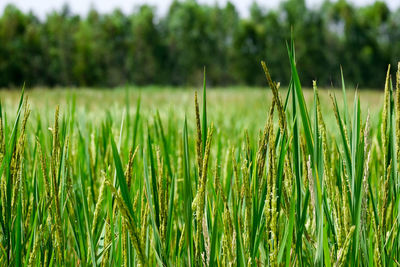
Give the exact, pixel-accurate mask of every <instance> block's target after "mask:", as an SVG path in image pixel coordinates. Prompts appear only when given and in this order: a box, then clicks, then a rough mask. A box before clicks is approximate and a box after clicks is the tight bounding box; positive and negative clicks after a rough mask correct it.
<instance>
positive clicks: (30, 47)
mask: <svg viewBox="0 0 400 267" xmlns="http://www.w3.org/2000/svg"><path fill="white" fill-rule="evenodd" d="M249 11H250V12H249V16H246V17H241V16H240V15H239V13H238V10H237V9H236V8H235V6H234V5H233V4H232V3H230V2H228V3H227V4H226V5H223V6H221V5H206V4H199V3H197V2H196V1H194V0H187V1H174V2H173V3H172V4H171V5H170V7H169V10H168V11H167V13H166V14H165V15H163V16H157V15H156V10H155V8H154V7H151V6H148V5H142V6H139V7H136V8H135V9H134V11H133V12H131V13H130V14H126V13H123V12H122V11H121V10H118V9H116V10H114V11H113V12H111V13H108V14H101V13H99V12H97V11H96V10H95V9H92V10H91V11H89V12H88V14H87V15H86V16H79V15H77V14H73V13H72V12H71V11H70V9H69V7H68V6H64V8H62V9H61V10H59V11H53V12H51V13H49V14H47V15H46V17H45V18H42V19H41V18H39V17H38V16H37V15H35V14H34V13H32V12H29V13H24V12H22V11H21V10H19V9H18V8H17V7H16V6H14V5H8V6H7V7H6V8H5V10H4V12H3V14H2V15H1V17H0V87H19V86H21V85H22V83H24V82H25V83H26V84H27V86H29V87H31V86H50V87H53V86H94V87H113V86H121V85H126V84H134V85H148V84H154V85H158V84H159V85H179V86H181V85H183V86H184V85H196V84H199V83H201V82H202V75H203V67H206V69H207V82H208V83H210V84H212V85H221V86H225V85H232V84H245V85H264V84H265V78H264V76H263V72H262V70H261V66H260V61H261V60H266V62H267V64H268V66H269V68H270V71H271V74H272V76H273V77H274V79H275V80H277V81H280V82H281V83H282V84H287V83H288V82H289V81H288V79H289V77H290V68H289V67H288V66H289V62H288V56H287V49H286V43H285V42H286V41H287V40H289V39H290V38H291V35H293V37H294V39H295V45H296V60H297V65H298V69H299V70H300V75H301V79H302V81H303V83H304V84H305V85H308V86H309V85H311V83H312V80H314V79H317V82H318V84H319V85H320V86H331V85H333V86H338V85H340V84H339V81H340V66H342V68H343V72H344V76H345V78H346V81H347V82H348V83H351V84H352V85H353V86H359V87H360V88H361V87H362V88H366V87H369V88H378V87H379V88H381V87H382V81H384V80H385V79H384V76H385V69H386V68H387V65H388V64H389V63H391V64H392V65H393V64H396V62H397V61H398V60H399V59H400V8H399V9H397V10H390V9H389V8H388V7H387V5H386V4H385V3H383V2H375V3H373V4H370V5H366V6H362V7H356V6H354V5H352V4H351V3H349V2H347V1H346V0H339V1H336V2H330V1H325V2H324V3H323V4H321V5H320V6H318V7H307V6H306V5H305V3H304V0H288V1H285V2H283V3H282V4H280V5H279V7H278V8H274V9H266V8H263V7H261V6H259V5H257V4H252V5H251V7H250V10H249Z"/></svg>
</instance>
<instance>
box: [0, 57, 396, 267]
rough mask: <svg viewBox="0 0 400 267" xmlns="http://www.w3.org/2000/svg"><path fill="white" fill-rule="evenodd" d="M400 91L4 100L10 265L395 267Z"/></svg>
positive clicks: (38, 95) (4, 237) (51, 94)
mask: <svg viewBox="0 0 400 267" xmlns="http://www.w3.org/2000/svg"><path fill="white" fill-rule="evenodd" d="M293 64H294V63H293ZM397 75H398V77H399V74H397ZM398 82H399V80H397V83H396V82H393V87H394V89H395V88H396V85H397V86H398ZM382 84H383V85H384V84H385V83H384V81H383V82H382ZM382 87H384V86H382ZM271 88H273V90H271ZM315 89H316V88H315ZM394 89H393V90H392V87H391V86H390V85H389V82H388V81H387V86H386V90H385V93H383V90H381V91H360V92H359V93H357V94H355V91H352V90H351V89H348V90H347V92H346V93H345V94H346V96H347V97H346V100H345V99H344V98H343V92H342V90H341V89H340V90H328V89H320V90H318V91H317V90H312V89H304V90H303V89H302V88H301V86H300V83H299V81H298V79H296V75H294V76H293V83H292V84H291V86H289V90H288V89H287V88H283V89H279V91H278V90H277V89H276V87H275V84H274V83H270V87H267V86H266V87H265V88H243V87H236V88H207V90H206V91H203V88H198V93H199V96H198V104H199V105H198V106H197V107H198V112H196V108H195V107H196V105H195V90H194V89H193V88H156V87H146V88H133V87H132V88H116V89H113V90H94V89H75V90H68V89H54V90H50V89H41V88H37V89H35V90H28V91H26V92H25V94H24V95H22V96H21V92H20V91H4V90H3V91H0V98H1V112H0V114H1V124H0V125H1V128H0V130H1V131H0V162H1V167H0V174H1V183H0V227H1V228H0V232H1V235H0V244H1V249H0V262H1V264H2V265H3V266H7V265H11V266H22V265H24V266H48V265H49V266H58V265H67V266H77V265H82V266H90V265H91V266H98V265H101V266H111V265H112V266H122V265H124V266H135V265H138V264H141V265H143V266H154V265H160V266H161V265H163V266H189V265H192V266H201V265H206V266H208V265H210V266H227V265H240V266H246V265H261V266H264V265H268V266H278V265H279V266H280V265H282V266H283V265H285V266H293V265H295V266H311V265H314V264H315V265H319V266H322V265H326V266H332V265H334V266H356V265H363V266H364V265H370V266H382V265H383V266H395V265H396V263H397V261H396V260H395V259H397V258H399V257H400V236H399V222H400V219H399V218H400V217H399V215H400V210H399V208H400V206H399V203H400V202H399V201H400V198H399V190H400V176H399V172H398V164H399V163H400V162H399V159H400V157H399V156H398V155H399V153H400V147H399V144H400V130H399V129H400V102H399V100H400V98H397V97H398V96H399V94H397V91H395V90H394ZM273 92H275V93H277V94H275V95H274V94H273ZM395 92H396V93H395ZM330 93H331V94H332V96H333V98H335V96H336V99H337V100H332V99H331V98H330V97H329V94H330ZM278 94H279V97H278ZM286 96H288V98H286ZM205 99H206V102H205ZM286 99H287V101H286ZM58 106H59V108H57V107H58ZM368 114H369V116H368Z"/></svg>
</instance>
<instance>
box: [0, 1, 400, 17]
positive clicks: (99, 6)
mask: <svg viewBox="0 0 400 267" xmlns="http://www.w3.org/2000/svg"><path fill="white" fill-rule="evenodd" d="M282 1H283V0H231V2H232V3H233V4H234V5H235V6H236V8H237V9H238V11H239V13H240V14H241V15H242V16H247V15H248V7H249V6H250V5H251V4H252V3H253V2H257V3H258V4H260V5H261V6H264V7H272V8H274V7H277V6H278V5H279V3H280V2H282ZM349 1H350V2H353V3H354V4H356V5H366V4H370V3H373V2H374V0H349ZM383 1H384V2H386V3H387V5H388V6H389V7H390V8H391V9H395V8H398V7H399V6H400V0H383ZM171 2H172V0H1V1H0V13H3V10H4V8H5V7H6V6H7V4H10V3H12V4H14V5H16V6H17V7H18V8H19V9H21V10H22V11H24V12H28V11H30V10H32V11H33V12H34V13H35V14H36V15H38V16H39V17H41V18H45V16H46V14H47V13H49V12H51V11H53V10H60V9H61V8H62V6H63V5H64V4H65V3H68V4H69V6H70V8H71V11H72V12H73V13H77V14H80V15H85V14H87V12H88V11H89V10H90V8H91V7H95V8H96V10H98V11H99V12H101V13H109V12H111V11H112V10H114V9H115V8H120V9H121V10H122V11H123V12H124V13H130V12H131V11H132V10H133V9H134V7H135V6H138V5H141V4H150V5H152V6H155V7H156V10H157V14H159V15H163V14H165V13H166V12H167V10H168V7H169V5H170V4H171ZM198 2H200V3H207V4H214V3H218V4H220V5H225V3H226V2H227V0H198ZM306 2H307V5H308V6H310V7H312V6H314V5H320V4H321V3H322V2H323V0H306ZM396 2H397V3H396Z"/></svg>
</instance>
